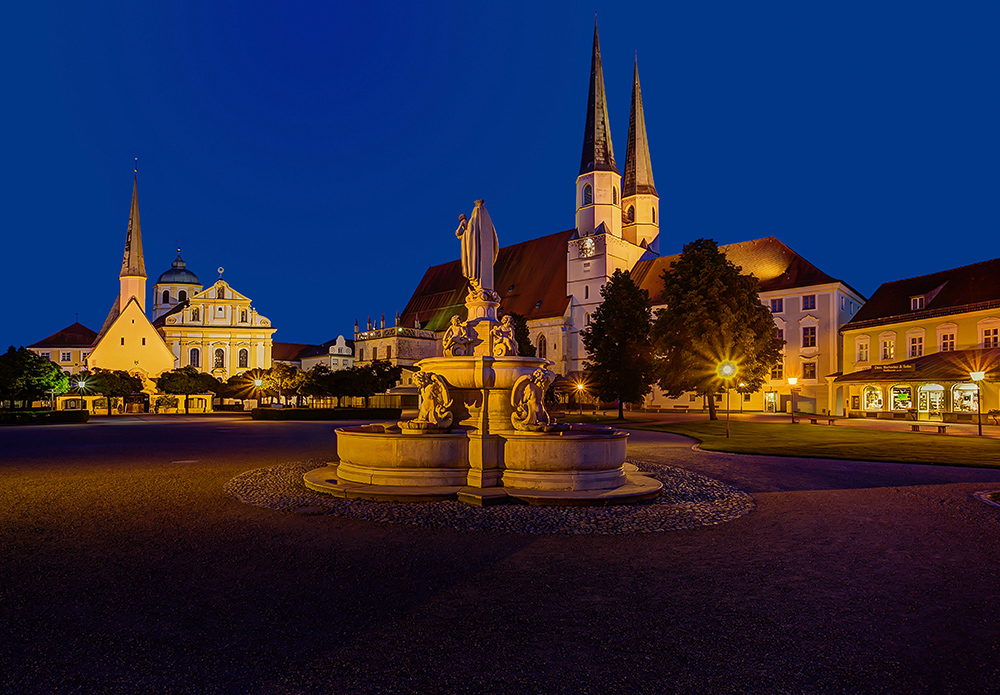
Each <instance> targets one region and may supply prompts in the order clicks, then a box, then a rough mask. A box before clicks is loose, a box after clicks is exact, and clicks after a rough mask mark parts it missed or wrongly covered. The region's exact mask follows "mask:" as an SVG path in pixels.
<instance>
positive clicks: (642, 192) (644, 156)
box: [622, 58, 660, 254]
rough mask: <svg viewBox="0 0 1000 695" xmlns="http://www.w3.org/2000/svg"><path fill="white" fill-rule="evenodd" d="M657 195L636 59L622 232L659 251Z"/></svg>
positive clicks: (626, 152) (646, 246)
mask: <svg viewBox="0 0 1000 695" xmlns="http://www.w3.org/2000/svg"><path fill="white" fill-rule="evenodd" d="M659 207H660V197H659V196H658V195H657V194H656V184H655V183H653V166H652V164H651V163H650V159H649V141H648V140H647V139H646V118H645V116H644V114H643V110H642V90H641V89H640V88H639V59H638V58H636V61H635V70H634V72H633V75H632V113H631V116H630V117H629V121H628V147H627V149H626V150H625V181H624V183H623V185H622V235H623V236H624V238H625V240H626V241H629V242H631V243H633V244H636V245H638V246H642V247H643V248H648V249H649V250H650V251H652V252H654V253H657V254H658V253H659V245H660V240H659V235H660V225H659V222H658V219H659V217H658V215H659Z"/></svg>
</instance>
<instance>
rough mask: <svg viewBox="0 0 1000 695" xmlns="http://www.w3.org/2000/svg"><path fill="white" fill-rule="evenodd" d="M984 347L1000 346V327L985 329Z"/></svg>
mask: <svg viewBox="0 0 1000 695" xmlns="http://www.w3.org/2000/svg"><path fill="white" fill-rule="evenodd" d="M983 347H984V348H995V347H1000V328H986V329H984V330H983Z"/></svg>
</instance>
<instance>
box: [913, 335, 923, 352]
mask: <svg viewBox="0 0 1000 695" xmlns="http://www.w3.org/2000/svg"><path fill="white" fill-rule="evenodd" d="M923 354H924V338H923V336H920V335H914V336H911V337H910V357H920V356H921V355H923Z"/></svg>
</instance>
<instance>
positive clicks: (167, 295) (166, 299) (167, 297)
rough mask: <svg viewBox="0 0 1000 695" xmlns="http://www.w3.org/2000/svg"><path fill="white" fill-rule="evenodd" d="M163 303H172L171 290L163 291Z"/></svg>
mask: <svg viewBox="0 0 1000 695" xmlns="http://www.w3.org/2000/svg"><path fill="white" fill-rule="evenodd" d="M163 303H164V304H169V303H170V290H163Z"/></svg>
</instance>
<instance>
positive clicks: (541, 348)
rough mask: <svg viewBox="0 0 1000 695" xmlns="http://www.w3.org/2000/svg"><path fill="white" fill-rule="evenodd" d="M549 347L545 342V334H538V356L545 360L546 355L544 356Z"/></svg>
mask: <svg viewBox="0 0 1000 695" xmlns="http://www.w3.org/2000/svg"><path fill="white" fill-rule="evenodd" d="M548 348H549V346H548V345H547V344H546V342H545V334H539V336H538V356H539V357H541V358H542V359H545V358H546V357H547V356H548V355H547V354H546V353H547V352H548V351H549V350H548Z"/></svg>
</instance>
